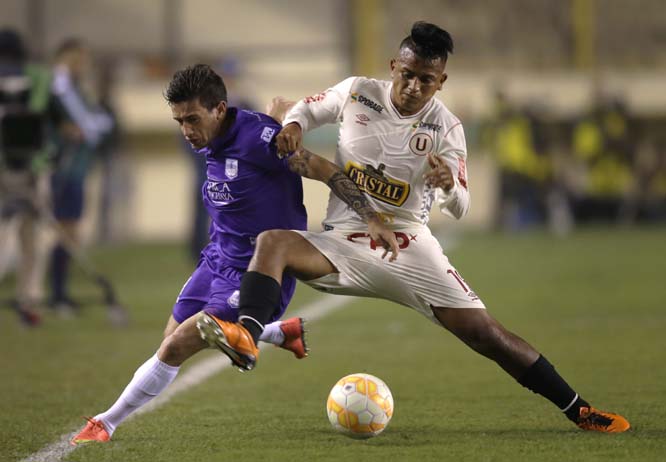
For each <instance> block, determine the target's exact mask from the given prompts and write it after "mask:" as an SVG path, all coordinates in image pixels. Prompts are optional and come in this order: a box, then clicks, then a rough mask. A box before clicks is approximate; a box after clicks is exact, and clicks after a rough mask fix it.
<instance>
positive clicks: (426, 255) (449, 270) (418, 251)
mask: <svg viewBox="0 0 666 462" xmlns="http://www.w3.org/2000/svg"><path fill="white" fill-rule="evenodd" d="M295 232H297V233H299V234H300V235H301V236H303V237H304V238H305V239H307V240H308V242H310V243H311V244H312V245H313V246H315V247H316V248H317V250H319V251H320V252H321V253H322V254H323V255H324V256H325V257H326V258H328V259H329V260H330V261H331V263H333V265H334V266H335V267H336V268H337V269H338V271H339V273H333V274H328V275H326V276H323V277H321V278H318V279H313V280H310V281H304V282H305V283H306V284H308V285H309V286H311V287H313V288H315V289H317V290H320V291H323V292H330V293H334V294H343V295H356V296H360V297H373V298H383V299H386V300H391V301H393V302H396V303H400V304H401V305H405V306H408V307H410V308H413V309H415V310H416V311H418V312H419V313H421V314H422V315H424V316H425V317H426V318H428V319H430V320H431V321H433V322H434V323H435V324H438V325H439V321H437V319H436V318H435V315H434V314H433V312H432V309H431V308H430V307H431V306H438V307H445V308H485V305H484V304H483V302H482V301H481V300H480V299H479V297H477V295H476V294H475V293H474V292H473V291H472V289H471V288H470V287H469V285H467V283H466V282H465V280H464V279H463V278H462V277H461V276H460V274H458V272H457V271H456V269H455V268H454V267H453V266H452V265H451V264H450V263H449V259H448V258H447V257H446V255H444V252H443V251H442V247H441V246H440V245H439V242H437V239H435V237H434V236H433V235H432V233H431V232H430V229H428V228H427V227H425V226H424V227H419V228H414V229H404V230H396V231H395V234H396V238H397V239H398V244H399V245H400V253H399V255H398V258H397V260H395V261H393V262H389V261H388V256H387V257H386V258H385V259H384V260H382V258H381V256H382V254H383V253H384V249H383V248H382V247H381V246H378V245H375V244H374V243H373V242H372V240H371V239H370V237H369V236H368V234H367V233H366V232H350V231H340V230H332V231H324V232H321V233H313V232H308V231H295Z"/></svg>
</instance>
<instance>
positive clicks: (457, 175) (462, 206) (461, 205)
mask: <svg viewBox="0 0 666 462" xmlns="http://www.w3.org/2000/svg"><path fill="white" fill-rule="evenodd" d="M437 155H438V156H439V157H441V158H443V159H444V161H446V164H447V165H448V166H449V168H450V169H451V173H452V174H453V179H454V182H455V186H454V187H453V188H451V189H450V190H449V191H444V190H442V189H438V191H437V205H438V206H439V209H440V211H441V212H442V213H444V214H445V215H449V216H451V217H453V218H456V219H460V218H462V217H464V216H465V215H466V214H467V212H468V211H469V207H470V203H471V198H470V195H469V189H468V186H467V147H466V144H465V132H464V130H463V127H462V124H461V123H459V122H458V123H457V124H456V125H454V126H453V127H451V128H450V129H449V130H448V131H447V132H446V133H445V134H444V140H443V143H442V146H441V147H440V150H439V152H438V153H437Z"/></svg>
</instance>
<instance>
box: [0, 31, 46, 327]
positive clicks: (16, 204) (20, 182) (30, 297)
mask: <svg viewBox="0 0 666 462" xmlns="http://www.w3.org/2000/svg"><path fill="white" fill-rule="evenodd" d="M27 61H28V60H27V52H26V49H25V46H24V43H23V40H22V39H21V37H20V36H19V34H18V33H17V32H16V31H14V30H11V29H2V30H0V244H3V245H5V244H6V242H7V240H8V238H9V236H8V233H9V231H10V230H12V229H13V226H12V225H13V224H14V222H16V226H17V229H18V241H19V247H20V258H19V259H18V262H17V268H16V294H15V297H16V299H15V301H14V302H13V303H14V305H15V307H16V309H17V311H18V313H19V315H20V318H21V321H22V322H23V323H24V324H25V325H27V326H35V325H37V324H39V322H40V317H39V315H38V313H37V312H36V311H35V307H36V304H37V299H38V297H39V286H40V280H41V277H40V275H39V274H38V272H39V269H38V265H37V259H38V255H37V254H38V251H37V250H38V248H39V246H38V243H37V236H36V235H37V232H36V231H37V225H38V219H39V216H40V210H41V208H42V207H43V206H44V205H45V204H46V203H47V200H48V193H47V187H46V171H47V169H46V167H47V163H48V148H47V144H48V143H47V141H46V140H47V129H48V127H47V120H48V117H47V112H48V108H49V100H50V82H51V79H50V75H49V72H48V71H47V69H46V68H44V67H41V66H39V65H35V64H30V63H28V62H27ZM2 253H3V254H4V255H2V258H6V257H7V253H8V252H6V249H3V252H2Z"/></svg>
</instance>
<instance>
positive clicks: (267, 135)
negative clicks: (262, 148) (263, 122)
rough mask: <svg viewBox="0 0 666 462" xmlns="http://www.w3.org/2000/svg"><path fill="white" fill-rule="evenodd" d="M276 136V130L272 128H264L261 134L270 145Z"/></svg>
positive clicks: (263, 139)
mask: <svg viewBox="0 0 666 462" xmlns="http://www.w3.org/2000/svg"><path fill="white" fill-rule="evenodd" d="M274 134H275V129H274V128H271V127H264V131H262V132H261V139H262V141H265V142H267V143H270V142H271V140H272V139H273V135H274Z"/></svg>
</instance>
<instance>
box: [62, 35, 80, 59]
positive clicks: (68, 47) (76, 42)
mask: <svg viewBox="0 0 666 462" xmlns="http://www.w3.org/2000/svg"><path fill="white" fill-rule="evenodd" d="M85 47H86V45H85V42H84V41H83V40H82V39H80V38H78V37H69V38H66V39H65V40H63V41H62V43H60V45H58V48H56V51H55V57H56V59H59V58H61V57H62V56H63V55H64V54H66V53H69V52H70V51H78V50H83V49H84V48H85Z"/></svg>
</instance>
